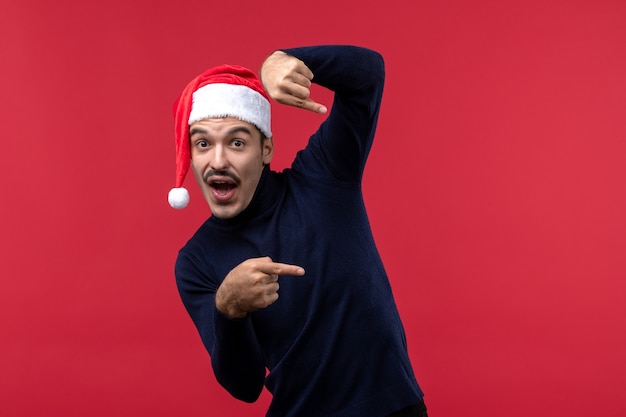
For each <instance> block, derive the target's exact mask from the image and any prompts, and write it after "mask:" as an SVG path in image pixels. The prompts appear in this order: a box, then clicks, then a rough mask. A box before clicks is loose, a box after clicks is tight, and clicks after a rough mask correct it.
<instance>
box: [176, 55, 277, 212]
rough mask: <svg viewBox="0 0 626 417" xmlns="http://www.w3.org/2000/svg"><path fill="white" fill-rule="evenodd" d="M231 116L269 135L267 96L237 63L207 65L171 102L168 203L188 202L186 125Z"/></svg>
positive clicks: (251, 76)
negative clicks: (172, 165)
mask: <svg viewBox="0 0 626 417" xmlns="http://www.w3.org/2000/svg"><path fill="white" fill-rule="evenodd" d="M229 116H230V117H235V118H237V119H239V120H243V121H244V122H248V123H251V124H253V125H255V126H256V127H257V128H258V129H259V130H260V131H261V132H262V133H263V134H264V135H265V136H266V137H268V138H269V137H271V136H272V132H271V129H270V100H269V96H268V95H267V93H266V92H265V90H264V89H263V85H262V84H261V82H260V81H259V79H258V78H257V76H256V75H255V74H254V73H253V72H252V71H250V70H249V69H247V68H244V67H240V66H237V65H220V66H218V67H214V68H210V69H208V70H206V71H205V72H203V73H202V74H200V75H198V76H197V77H196V78H194V79H193V80H191V82H190V83H189V84H187V87H185V89H184V90H183V92H182V93H181V95H180V97H178V99H177V100H176V102H175V103H174V129H175V133H174V134H175V139H176V186H175V188H172V189H171V190H170V192H169V194H168V197H167V200H168V202H169V203H170V205H171V206H172V207H174V208H177V209H182V208H185V207H186V206H187V204H188V203H189V192H188V191H187V190H186V189H185V188H183V182H184V180H185V176H186V175H187V171H189V166H190V164H191V150H190V144H189V126H190V125H191V124H192V123H194V122H197V121H199V120H202V119H206V118H209V117H229Z"/></svg>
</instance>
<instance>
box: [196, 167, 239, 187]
mask: <svg viewBox="0 0 626 417" xmlns="http://www.w3.org/2000/svg"><path fill="white" fill-rule="evenodd" d="M214 176H218V177H228V178H230V179H231V180H233V181H234V182H235V184H237V185H240V184H241V179H240V178H239V177H238V176H237V175H235V174H233V173H232V172H230V171H228V170H226V169H210V170H208V171H207V172H206V173H205V174H204V176H203V177H202V179H203V180H204V182H209V178H211V177H214Z"/></svg>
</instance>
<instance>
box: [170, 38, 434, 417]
mask: <svg viewBox="0 0 626 417" xmlns="http://www.w3.org/2000/svg"><path fill="white" fill-rule="evenodd" d="M260 74H261V81H259V80H258V79H257V78H256V76H255V75H254V74H253V73H252V72H251V71H249V70H247V69H245V68H241V67H236V66H221V67H216V68H212V69H210V70H208V71H206V72H205V73H203V74H201V75H200V76H198V77H197V78H195V79H194V80H193V81H192V82H191V83H190V84H189V85H188V86H187V87H186V88H185V90H184V91H183V93H182V94H181V96H180V98H179V99H178V101H177V103H176V106H175V117H176V140H177V188H175V189H174V190H172V192H170V204H172V205H173V206H174V207H178V208H180V207H183V206H184V205H186V203H187V200H188V194H187V193H186V191H185V190H184V189H182V188H181V185H182V182H183V179H184V177H185V174H186V172H187V170H188V168H189V167H191V168H192V170H193V172H194V174H195V177H196V180H197V182H198V184H199V186H200V188H201V189H202V192H203V194H204V197H205V199H206V201H207V202H208V204H209V207H210V209H211V212H212V215H211V217H210V218H209V219H208V220H206V222H205V223H204V224H203V225H202V226H201V227H200V228H199V229H198V231H197V232H196V233H195V234H194V236H193V237H192V238H191V239H190V240H189V241H188V243H187V244H186V245H185V246H184V247H183V248H182V249H181V251H180V253H179V256H178V260H177V262H176V280H177V285H178V288H179V292H180V295H181V298H182V301H183V303H184V305H185V307H186V309H187V311H188V312H189V314H190V316H191V318H192V320H193V322H194V323H195V325H196V327H197V328H198V331H199V333H200V336H201V338H202V341H203V343H204V345H205V347H206V349H207V350H208V352H209V354H210V356H211V363H212V366H213V370H214V373H215V376H216V378H217V380H218V381H219V382H220V383H221V385H222V386H223V387H224V388H226V389H227V390H228V391H229V392H230V393H231V394H232V395H233V396H234V397H236V398H239V399H241V400H243V401H248V402H253V401H255V400H256V399H257V398H258V396H259V395H260V393H261V391H262V389H263V386H265V387H267V389H268V390H269V391H270V392H271V393H272V402H271V404H270V407H269V410H268V412H267V416H281V417H282V416H284V417H295V416H298V417H303V416H305V417H306V416H311V417H322V416H333V417H344V416H345V417H349V416H350V417H351V416H368V417H386V416H391V415H393V416H425V415H426V410H425V407H424V403H423V401H422V397H423V394H422V391H421V390H420V388H419V386H418V383H417V381H416V379H415V377H414V374H413V370H412V367H411V364H410V360H409V357H408V353H407V347H406V339H405V334H404V329H403V326H402V323H401V321H400V317H399V315H398V312H397V309H396V306H395V303H394V299H393V295H392V291H391V288H390V285H389V281H388V279H387V275H386V273H385V270H384V268H383V264H382V261H381V259H380V256H379V254H378V252H377V249H376V246H375V243H374V239H373V236H372V233H371V230H370V226H369V222H368V219H367V214H366V211H365V207H364V204H363V197H362V193H361V179H362V175H363V170H364V167H365V162H366V159H367V156H368V153H369V151H370V148H371V145H372V141H373V139H374V132H375V130H376V124H377V119H378V113H379V108H380V103H381V98H382V93H383V84H384V63H383V59H382V57H381V56H380V55H379V54H378V53H376V52H374V51H371V50H369V49H365V48H360V47H353V46H314V47H304V48H294V49H285V50H283V51H276V52H274V53H273V54H271V55H270V56H269V57H268V58H267V59H266V60H265V61H264V63H263V64H262V66H261V72H260ZM312 81H314V82H315V83H317V84H319V85H322V86H324V87H326V88H328V89H330V90H332V91H334V93H335V96H334V102H333V106H332V111H331V112H330V113H329V115H328V117H327V119H326V120H325V121H324V122H323V123H322V124H321V126H320V127H319V129H318V131H317V132H315V133H314V134H313V135H312V136H311V138H310V140H309V143H308V145H307V146H306V148H305V149H303V150H302V151H300V152H298V154H297V156H296V158H295V160H294V162H293V164H292V167H291V168H290V169H287V170H285V171H283V172H280V173H277V172H274V171H271V170H270V169H269V163H270V161H271V159H272V155H273V149H274V141H273V138H272V133H271V129H270V103H269V99H270V97H271V98H272V99H274V100H276V101H278V102H279V103H283V104H286V105H292V106H297V107H301V108H303V109H307V110H311V111H313V112H317V113H326V111H327V110H326V108H325V107H324V106H322V105H320V104H318V103H316V102H315V101H314V100H312V99H311V98H310V97H309V88H310V86H311V82H312ZM305 271H306V272H305ZM279 294H280V297H279ZM268 371H269V372H268Z"/></svg>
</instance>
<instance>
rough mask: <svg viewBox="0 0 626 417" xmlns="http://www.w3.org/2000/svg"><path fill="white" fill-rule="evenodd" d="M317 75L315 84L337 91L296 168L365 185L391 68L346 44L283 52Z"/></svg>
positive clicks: (377, 57)
mask: <svg viewBox="0 0 626 417" xmlns="http://www.w3.org/2000/svg"><path fill="white" fill-rule="evenodd" d="M283 52H285V53H287V54H289V55H292V56H295V57H296V58H298V59H300V60H302V61H303V62H304V63H305V64H306V65H307V66H308V67H309V68H310V69H311V71H312V72H313V82H314V83H316V84H319V85H321V86H322V87H325V88H328V89H329V90H331V91H333V92H334V99H333V104H332V108H331V111H330V113H329V115H328V117H327V119H326V120H325V121H324V123H322V124H321V126H320V128H319V129H318V131H317V132H316V133H315V134H313V135H312V136H311V138H310V139H309V143H308V145H307V147H306V148H305V149H304V150H303V151H301V152H299V153H298V156H297V158H296V160H295V161H294V165H293V168H294V169H295V170H297V171H300V172H307V173H309V175H311V173H314V174H312V175H315V176H318V179H322V180H323V179H328V180H331V181H341V182H348V183H355V182H360V180H361V178H362V175H363V170H364V169H365V163H366V160H367V157H368V154H369V151H370V149H371V147H372V143H373V140H374V134H375V132H376V125H377V122H378V115H379V112H380V105H381V102H382V95H383V88H384V80H385V68H384V61H383V58H382V56H381V55H380V54H379V53H378V52H375V51H373V50H370V49H367V48H363V47H358V46H344V45H325V46H312V47H302V48H291V49H283Z"/></svg>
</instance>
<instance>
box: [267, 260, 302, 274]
mask: <svg viewBox="0 0 626 417" xmlns="http://www.w3.org/2000/svg"><path fill="white" fill-rule="evenodd" d="M261 271H262V272H265V273H266V274H273V275H295V276H302V275H304V268H302V267H301V266H298V265H290V264H283V263H280V262H268V263H267V264H264V265H263V266H262V267H261Z"/></svg>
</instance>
